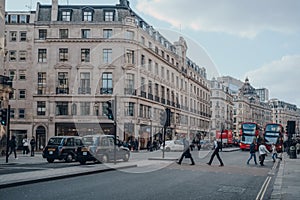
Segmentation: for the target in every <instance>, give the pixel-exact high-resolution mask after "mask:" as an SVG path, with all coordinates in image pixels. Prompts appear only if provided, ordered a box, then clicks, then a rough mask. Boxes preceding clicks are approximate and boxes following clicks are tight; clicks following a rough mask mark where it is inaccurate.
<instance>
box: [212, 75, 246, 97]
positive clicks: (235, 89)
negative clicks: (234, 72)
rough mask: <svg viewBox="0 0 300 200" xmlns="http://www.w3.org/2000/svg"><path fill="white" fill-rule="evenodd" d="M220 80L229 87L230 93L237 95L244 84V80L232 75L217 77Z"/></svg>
mask: <svg viewBox="0 0 300 200" xmlns="http://www.w3.org/2000/svg"><path fill="white" fill-rule="evenodd" d="M217 80H218V81H220V82H223V85H225V86H226V87H228V89H229V93H230V94H232V95H237V94H238V93H239V89H240V88H241V87H242V86H243V84H244V82H242V81H240V80H238V79H236V78H233V77H231V76H222V77H218V78H217Z"/></svg>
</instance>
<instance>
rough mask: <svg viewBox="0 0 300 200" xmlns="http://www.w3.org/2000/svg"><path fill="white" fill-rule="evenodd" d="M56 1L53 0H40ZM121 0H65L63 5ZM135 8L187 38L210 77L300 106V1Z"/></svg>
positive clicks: (146, 1)
mask: <svg viewBox="0 0 300 200" xmlns="http://www.w3.org/2000/svg"><path fill="white" fill-rule="evenodd" d="M36 2H37V1H36V0H6V10H28V9H29V7H32V9H35V7H36ZM39 2H41V4H50V3H51V0H40V1H39ZM82 2H84V3H85V4H95V5H102V4H112V5H114V4H117V3H118V2H119V1H118V0H84V1H82V0H59V3H60V4H67V3H69V4H83V3H82ZM130 6H131V8H132V9H133V10H134V11H135V12H137V13H138V14H139V15H140V16H141V17H142V18H143V19H144V20H145V21H146V22H147V23H149V24H150V25H152V26H153V27H154V28H155V29H157V30H159V31H160V32H161V33H162V34H163V35H164V36H166V38H167V39H169V41H170V42H174V41H175V40H177V39H178V37H179V36H183V37H184V38H185V39H186V40H187V43H188V56H189V57H190V58H191V59H192V60H193V61H195V62H196V63H197V64H198V65H200V66H203V67H205V68H207V72H208V77H213V76H218V75H221V76H226V75H229V76H232V77H234V78H237V79H240V80H242V81H244V80H245V78H246V77H248V78H249V80H250V83H251V84H252V85H253V86H254V87H255V88H262V87H265V88H267V89H269V92H270V98H278V99H280V100H283V101H285V102H288V103H291V104H296V105H297V106H298V107H299V108H300V89H299V88H298V87H299V85H300V66H299V65H300V24H299V23H300V1H298V0H284V1H282V0H251V1H249V0H209V1H207V0H131V1H130Z"/></svg>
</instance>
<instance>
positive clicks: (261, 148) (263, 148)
mask: <svg viewBox="0 0 300 200" xmlns="http://www.w3.org/2000/svg"><path fill="white" fill-rule="evenodd" d="M258 151H259V161H260V162H259V163H260V165H261V166H264V161H265V158H266V155H267V154H268V153H270V152H269V151H268V149H267V148H266V145H265V142H264V141H262V142H261V144H260V145H259V148H258Z"/></svg>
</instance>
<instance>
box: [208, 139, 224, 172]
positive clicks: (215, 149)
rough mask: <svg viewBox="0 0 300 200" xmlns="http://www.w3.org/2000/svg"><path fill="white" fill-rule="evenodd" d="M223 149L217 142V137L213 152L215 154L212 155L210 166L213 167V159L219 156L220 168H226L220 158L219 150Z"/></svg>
mask: <svg viewBox="0 0 300 200" xmlns="http://www.w3.org/2000/svg"><path fill="white" fill-rule="evenodd" d="M220 148H221V143H219V142H218V141H217V140H216V137H214V147H213V150H214V152H213V153H212V154H211V157H210V160H209V162H208V163H206V164H208V165H211V163H212V162H213V159H214V157H215V156H217V158H218V160H219V162H220V165H219V166H220V167H223V166H224V163H223V161H222V159H221V158H220V155H219V150H220Z"/></svg>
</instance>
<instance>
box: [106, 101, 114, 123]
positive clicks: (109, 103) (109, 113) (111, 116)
mask: <svg viewBox="0 0 300 200" xmlns="http://www.w3.org/2000/svg"><path fill="white" fill-rule="evenodd" d="M106 104H107V107H106V116H107V118H108V119H110V120H114V112H113V110H114V102H113V101H107V102H106Z"/></svg>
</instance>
